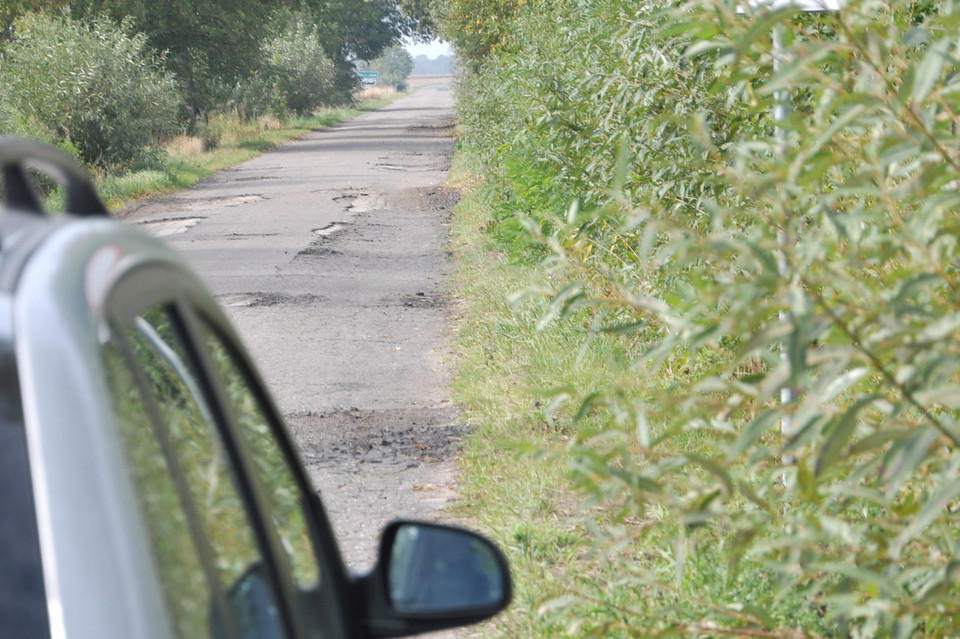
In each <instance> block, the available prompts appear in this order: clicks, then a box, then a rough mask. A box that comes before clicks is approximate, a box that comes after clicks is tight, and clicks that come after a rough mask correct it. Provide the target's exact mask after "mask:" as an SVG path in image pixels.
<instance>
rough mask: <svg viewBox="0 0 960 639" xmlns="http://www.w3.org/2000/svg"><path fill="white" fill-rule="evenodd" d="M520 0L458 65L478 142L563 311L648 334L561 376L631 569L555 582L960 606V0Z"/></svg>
mask: <svg viewBox="0 0 960 639" xmlns="http://www.w3.org/2000/svg"><path fill="white" fill-rule="evenodd" d="M525 9H526V10H525V11H524V12H523V14H522V15H519V14H518V15H517V16H516V18H515V19H513V20H512V21H511V22H510V24H509V27H508V29H507V33H508V34H509V41H510V43H511V50H510V51H507V50H506V49H502V50H500V51H497V50H492V51H493V52H492V54H488V55H486V56H485V57H482V58H480V62H479V64H478V65H477V66H476V69H475V72H474V73H472V74H471V75H469V76H468V77H467V78H466V79H464V80H463V81H462V82H461V85H460V93H459V95H460V101H461V102H460V106H459V111H458V113H459V116H460V117H461V120H462V122H463V123H464V126H465V129H466V130H465V135H464V137H463V140H462V144H463V145H464V148H465V149H469V150H472V151H476V152H478V153H479V154H480V155H481V157H482V158H483V159H484V161H485V164H484V167H485V168H484V170H485V172H487V173H488V182H489V183H490V188H491V189H492V190H493V191H494V192H495V193H497V194H498V196H499V197H500V199H501V202H502V204H501V205H500V209H499V213H498V214H497V215H498V216H499V217H500V218H502V219H503V220H505V221H506V220H508V219H509V217H510V216H509V215H508V213H512V214H513V215H515V219H517V220H520V221H522V222H523V223H524V224H525V226H526V227H527V228H528V229H529V230H531V231H532V232H533V237H534V238H535V240H536V241H537V242H538V243H540V244H541V245H542V246H544V247H546V248H548V249H549V250H550V254H551V258H550V260H549V262H548V264H549V265H550V266H551V267H552V268H553V271H552V273H551V276H550V278H549V279H548V280H546V281H544V282H543V283H542V284H541V285H540V286H539V288H540V289H541V290H542V289H543V288H549V289H550V290H552V293H551V295H550V297H549V305H548V308H547V311H546V312H545V319H544V324H545V325H547V324H549V322H550V321H552V320H563V321H566V322H576V323H583V324H584V325H585V326H586V327H588V328H589V329H590V330H591V331H592V333H593V334H594V339H597V340H600V339H602V340H605V341H606V340H611V339H612V340H614V341H616V340H619V341H620V343H621V345H622V348H623V356H621V357H618V358H610V359H608V360H605V362H604V363H605V364H606V365H607V366H609V367H610V368H611V369H612V370H613V371H614V373H613V374H611V379H615V380H616V382H613V381H610V382H606V383H604V384H603V385H600V386H597V387H592V388H578V387H577V386H576V385H575V384H571V383H565V384H562V387H561V388H559V389H558V390H557V391H556V392H555V400H554V401H552V402H551V403H550V406H549V408H550V410H551V411H554V412H552V413H551V414H552V415H553V419H554V420H555V421H556V422H558V423H568V424H569V426H567V428H568V430H569V432H571V433H573V436H572V437H571V441H570V444H569V445H568V447H567V449H566V451H565V453H564V458H565V459H566V460H567V461H568V462H569V464H570V468H571V477H572V479H573V481H574V483H575V485H576V486H577V487H578V488H579V489H580V490H581V491H582V493H583V494H584V495H586V496H587V498H588V502H587V503H588V504H589V505H591V506H593V509H592V510H591V511H590V513H591V519H592V520H593V521H591V523H590V525H591V526H592V527H594V530H595V531H596V532H597V536H598V539H600V540H602V541H609V542H610V545H609V547H608V551H609V552H610V553H611V555H610V556H611V557H616V558H617V559H616V560H613V561H614V563H615V564H617V565H619V566H621V569H620V575H621V579H622V581H621V582H620V586H621V587H620V589H619V590H615V591H608V592H603V593H598V592H596V591H595V590H591V589H590V588H588V587H586V586H583V587H581V588H580V589H579V592H578V593H577V594H576V595H574V596H571V597H567V598H565V599H563V600H562V601H557V602H554V604H551V605H548V606H546V607H545V611H547V612H550V613H551V614H552V613H553V612H555V611H556V610H557V609H563V610H566V615H565V617H564V618H565V620H566V625H567V628H568V630H569V632H570V634H573V635H576V636H604V637H607V636H630V635H633V634H636V632H638V629H641V628H642V629H645V631H649V632H650V633H662V634H673V633H686V634H716V635H719V634H744V635H749V634H761V633H762V634H763V636H776V637H799V636H854V637H866V636H910V635H919V636H931V637H933V636H951V635H954V634H956V633H957V632H958V630H960V629H958V627H957V624H958V621H957V620H958V619H960V615H958V612H960V610H958V605H960V604H958V603H957V602H958V601H960V596H958V595H960V587H958V574H960V573H958V571H957V565H958V560H960V539H958V534H957V532H956V526H955V522H954V515H953V513H954V512H955V510H956V507H957V504H958V503H960V502H958V497H960V447H958V444H960V423H958V420H960V404H958V402H957V401H956V399H955V398H956V397H958V396H960V340H958V333H957V330H958V328H960V320H958V318H960V298H958V296H957V291H958V290H960V280H958V272H957V269H956V264H957V263H958V258H960V255H958V245H957V240H956V236H957V228H958V222H960V219H958V217H957V211H958V210H960V207H958V204H960V202H958V197H960V196H958V190H957V185H958V184H960V162H958V159H957V153H956V149H957V148H960V137H958V136H960V133H958V132H960V126H958V125H960V121H958V116H957V113H956V110H955V106H954V103H955V100H956V96H957V91H958V89H957V87H958V85H957V78H960V62H958V59H960V52H958V48H957V47H958V44H957V37H956V34H957V30H958V26H960V7H958V6H957V5H955V3H953V2H952V1H945V2H940V3H935V4H926V5H924V6H923V7H922V8H918V7H917V6H916V5H914V4H911V3H908V2H900V1H898V0H894V1H892V2H888V3H879V2H875V1H873V0H862V1H861V0H851V2H849V3H847V4H846V6H845V8H844V9H843V11H842V12H840V13H839V14H837V15H829V14H826V15H815V16H809V15H808V16H804V15H801V14H799V13H798V12H796V11H793V10H790V9H785V10H781V11H778V12H772V13H771V12H769V11H765V10H762V9H756V10H750V11H747V12H745V13H744V14H738V13H737V12H736V11H735V7H734V5H732V4H725V3H719V2H713V1H711V0H702V1H693V2H686V3H682V4H673V3H662V4H661V3H658V2H645V3H640V4H638V3H633V2H619V1H617V0H605V1H597V2H581V1H577V0H568V1H556V2H541V3H532V2H531V3H527V4H525ZM774 40H778V41H779V46H775V45H774ZM458 53H460V52H459V50H458ZM787 95H789V96H790V97H791V98H792V102H793V104H792V108H790V109H789V111H788V112H787V113H785V114H784V117H783V118H782V119H780V120H779V121H777V122H774V121H773V118H772V114H773V112H774V107H775V106H776V104H777V103H778V102H780V101H782V100H783V99H784V98H785V97H786V96H787ZM571 203H572V204H571ZM502 226H503V224H498V223H497V222H496V221H494V222H493V223H492V225H491V230H494V231H497V230H498V229H499V228H502ZM581 356H582V357H585V358H588V357H589V356H590V351H589V349H586V348H585V349H584V351H583V353H582V354H581ZM564 381H568V380H564ZM784 388H786V389H789V390H790V391H791V392H790V393H789V394H788V395H786V396H785V399H786V401H781V389H784ZM571 422H572V423H571ZM631 593H632V594H631ZM798 625H799V626H800V628H799V629H798Z"/></svg>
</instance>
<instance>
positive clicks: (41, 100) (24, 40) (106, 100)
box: [0, 14, 180, 170]
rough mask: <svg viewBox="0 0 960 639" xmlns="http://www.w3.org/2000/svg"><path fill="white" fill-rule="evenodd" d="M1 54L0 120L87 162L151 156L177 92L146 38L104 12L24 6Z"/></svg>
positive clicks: (121, 162)
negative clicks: (96, 15) (84, 18)
mask: <svg viewBox="0 0 960 639" xmlns="http://www.w3.org/2000/svg"><path fill="white" fill-rule="evenodd" d="M15 32H16V38H15V39H14V40H13V41H11V42H10V43H9V44H8V46H7V48H6V50H5V51H4V53H3V57H2V59H0V84H2V85H3V87H4V90H3V92H2V95H0V126H2V128H3V130H4V131H6V132H7V133H15V134H20V135H30V136H34V137H38V138H40V139H43V140H48V141H51V142H55V143H57V144H59V145H61V146H62V147H64V148H68V149H74V150H75V151H76V152H77V153H78V154H79V156H80V157H81V158H82V159H83V160H84V161H85V162H87V163H88V164H91V165H97V166H100V167H104V168H113V169H118V170H123V169H127V168H131V167H136V166H143V165H147V164H152V163H155V162H156V160H157V159H158V152H157V146H156V143H157V142H158V140H159V139H160V138H162V137H163V136H165V135H168V134H170V133H171V132H173V131H174V130H175V127H176V116H177V108H178V106H179V101H180V97H179V94H178V92H177V88H176V84H175V81H174V79H173V77H172V76H170V75H169V74H167V73H165V72H164V71H162V70H161V68H160V61H158V60H157V59H156V58H155V57H154V55H153V54H152V53H151V52H150V51H149V50H148V49H147V48H146V42H145V38H144V37H143V36H141V35H134V34H132V33H131V32H130V29H129V25H127V24H124V25H121V26H120V27H117V26H115V25H113V24H112V23H110V22H108V21H106V20H101V19H97V20H93V21H91V22H89V23H87V24H82V23H79V22H76V21H73V20H70V19H69V18H66V17H53V16H48V15H44V14H27V15H25V16H23V17H22V18H20V19H19V20H18V21H17V22H16V24H15Z"/></svg>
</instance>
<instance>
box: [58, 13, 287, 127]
mask: <svg viewBox="0 0 960 639" xmlns="http://www.w3.org/2000/svg"><path fill="white" fill-rule="evenodd" d="M284 4H285V3H283V2H279V3H278V2H274V1H273V0H207V1H206V2H193V1H192V0H166V1H165V2H151V1H149V0H70V2H69V6H70V9H71V11H72V12H73V14H74V15H75V16H78V17H82V18H84V19H89V18H91V17H96V16H100V15H109V16H111V17H112V18H113V19H114V20H116V21H117V22H118V23H119V22H122V21H125V20H130V21H132V24H133V26H134V27H135V28H136V29H137V30H138V31H140V32H141V33H143V34H144V35H145V36H146V38H147V42H148V43H149V45H150V47H151V48H152V49H153V50H155V51H162V52H165V58H164V64H165V68H166V69H167V70H168V71H170V72H172V73H175V74H176V76H177V78H178V79H179V80H180V83H181V89H182V91H183V93H184V94H185V96H186V99H187V102H188V103H189V105H190V107H191V108H192V109H193V110H194V111H195V112H206V111H208V110H211V109H213V108H216V107H222V106H223V105H222V104H219V103H218V102H217V98H218V97H219V95H220V93H219V91H220V90H221V89H222V87H224V86H226V87H231V86H234V85H235V84H236V83H237V82H241V81H244V80H245V79H246V78H248V77H249V76H250V75H251V74H253V73H255V72H256V71H257V70H259V69H260V67H261V62H262V59H261V57H260V48H261V45H262V44H263V42H265V41H266V40H267V39H268V38H269V37H270V36H271V35H272V32H271V29H272V27H273V20H272V18H273V17H274V15H275V14H276V12H277V11H279V10H280V9H282V8H283V6H284Z"/></svg>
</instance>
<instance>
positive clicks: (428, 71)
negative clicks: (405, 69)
mask: <svg viewBox="0 0 960 639" xmlns="http://www.w3.org/2000/svg"><path fill="white" fill-rule="evenodd" d="M454 60H455V58H454V57H453V56H450V55H441V56H437V57H436V58H428V57H427V56H425V55H418V56H417V57H416V58H414V59H413V71H411V72H410V75H442V74H447V73H453V65H454Z"/></svg>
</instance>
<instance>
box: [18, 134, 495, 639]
mask: <svg viewBox="0 0 960 639" xmlns="http://www.w3.org/2000/svg"><path fill="white" fill-rule="evenodd" d="M28 163H30V164H37V165H40V166H42V168H43V169H44V171H45V172H47V173H49V174H50V175H52V176H54V177H55V178H56V179H57V181H59V182H60V183H61V184H63V186H64V190H65V191H66V195H67V207H66V208H67V210H68V211H69V213H68V214H64V215H58V216H50V215H47V214H46V213H45V212H44V211H43V209H42V208H41V206H40V204H39V202H38V200H37V198H36V196H35V195H34V192H33V190H32V189H31V186H30V183H29V181H28V178H27V177H26V176H27V173H26V172H25V170H24V166H25V165H26V164H28ZM0 167H2V169H3V176H4V186H5V192H6V201H5V203H4V205H3V207H0V639H14V638H16V639H34V638H37V639H39V638H44V639H47V638H55V639H64V638H66V639H89V638H92V637H96V638H97V639H110V638H116V639H131V638H143V639H154V638H155V639H161V638H162V639H168V638H171V637H190V638H196V637H212V638H216V639H220V638H225V639H226V638H232V639H240V638H244V639H245V638H254V637H258V638H261V637H262V638H268V637H269V638H276V637H289V638H320V637H325V638H335V639H347V638H372V637H399V636H405V635H412V634H417V633H421V632H426V631H431V630H437V629H442V628H448V627H452V626H458V625H463V624H468V623H472V622H476V621H480V620H482V619H485V618H487V617H490V616H491V615H494V614H496V613H497V612H498V611H500V610H502V609H503V608H504V607H505V606H506V605H507V603H508V602H509V600H510V596H511V584H510V577H509V572H508V569H507V565H506V562H505V560H504V558H503V555H502V554H501V553H500V552H499V550H498V549H497V548H496V547H494V546H493V545H492V544H491V543H490V542H489V541H487V540H486V539H484V538H482V537H480V536H479V535H476V534H474V533H471V532H468V531H465V530H462V529H458V528H452V527H447V526H440V525H435V524H427V523H421V522H409V521H398V522H395V523H393V524H391V525H390V526H388V527H387V529H386V530H385V532H384V534H383V537H382V543H381V549H380V555H379V561H378V563H377V565H376V567H375V568H374V570H373V571H372V572H371V573H370V574H368V575H362V576H353V575H350V574H348V573H347V571H346V569H345V567H344V563H343V561H342V560H341V557H340V554H339V551H338V549H337V545H336V543H335V540H334V536H333V532H332V530H331V527H330V523H329V522H328V520H327V517H326V515H325V514H324V510H323V507H322V505H321V501H320V497H319V495H318V494H317V492H316V491H315V490H314V489H313V488H312V487H311V485H310V482H309V480H308V478H307V475H306V473H305V471H304V469H303V466H302V464H301V461H300V458H299V454H298V452H297V450H296V449H295V447H294V445H293V444H292V442H291V439H290V437H289V436H288V434H287V431H286V429H285V427H284V425H283V423H282V421H281V418H280V416H279V413H278V411H277V409H276V406H275V405H274V402H273V400H272V399H271V397H270V395H269V394H268V393H267V391H266V390H265V388H264V385H263V384H262V382H261V380H260V378H259V376H258V374H257V372H256V371H255V370H254V368H253V365H252V364H251V362H250V358H249V357H248V355H247V353H246V351H245V350H244V348H243V345H242V344H241V343H240V340H239V339H238V338H237V336H236V334H235V333H234V331H233V329H232V328H231V327H230V325H229V323H228V322H227V319H226V318H225V316H224V314H223V313H222V312H221V310H220V309H219V308H218V306H217V304H216V303H215V302H214V300H213V299H212V297H211V296H210V295H209V293H208V292H207V291H206V290H205V288H204V286H203V285H202V284H201V283H200V281H199V280H198V279H197V277H196V276H195V275H194V274H193V273H191V272H190V270H189V269H188V268H187V267H186V266H185V265H184V262H183V261H182V260H181V259H180V258H178V257H177V255H175V254H174V253H173V252H172V251H171V250H170V249H168V248H167V247H165V246H164V245H163V244H161V243H160V242H159V241H158V240H156V239H153V238H150V237H147V236H145V235H143V234H141V233H139V232H137V231H135V230H133V229H131V228H129V227H128V226H126V225H124V224H122V223H120V222H118V221H115V220H112V219H111V218H110V217H109V215H108V214H107V211H106V209H105V208H104V206H103V204H102V203H101V202H100V200H99V198H98V197H97V194H96V192H95V190H94V188H93V186H92V184H91V182H90V181H89V179H88V177H87V175H86V173H85V171H83V169H82V168H81V167H79V165H77V164H75V163H74V162H72V161H71V160H69V159H68V158H67V157H66V156H63V155H61V154H60V153H59V152H56V151H54V150H52V149H50V148H48V147H45V146H41V145H37V144H35V143H32V142H27V141H24V140H18V139H5V140H0Z"/></svg>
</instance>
